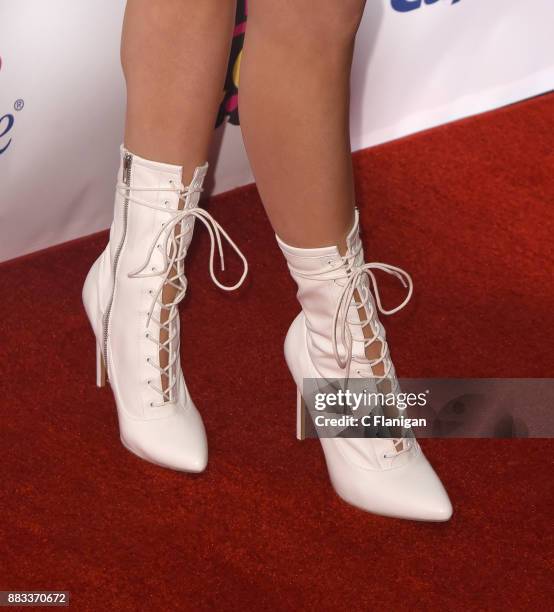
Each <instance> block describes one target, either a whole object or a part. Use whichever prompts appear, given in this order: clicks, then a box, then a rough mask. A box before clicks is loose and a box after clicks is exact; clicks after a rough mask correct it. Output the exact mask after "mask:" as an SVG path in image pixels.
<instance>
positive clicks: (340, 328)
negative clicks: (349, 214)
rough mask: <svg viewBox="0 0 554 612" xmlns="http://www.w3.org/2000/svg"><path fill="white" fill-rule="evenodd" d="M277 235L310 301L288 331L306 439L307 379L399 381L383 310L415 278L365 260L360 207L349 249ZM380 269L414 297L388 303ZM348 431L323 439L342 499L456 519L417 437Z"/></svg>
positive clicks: (402, 514) (403, 513) (403, 514)
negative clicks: (374, 352)
mask: <svg viewBox="0 0 554 612" xmlns="http://www.w3.org/2000/svg"><path fill="white" fill-rule="evenodd" d="M277 242H278V244H279V246H280V247H281V250H282V251H283V254H284V255H285V258H286V260H287V263H288V267H289V270H290V272H291V274H292V277H293V278H294V280H295V281H296V284H297V285H298V293H297V298H298V300H299V302H300V305H301V306H302V312H301V313H300V314H299V315H298V316H297V317H296V319H295V320H294V321H293V322H292V324H291V326H290V328H289V331H288V333H287V338H286V340H285V358H286V361H287V364H288V366H289V369H290V371H291V373H292V376H293V378H294V380H295V382H296V387H297V389H298V395H297V413H296V437H297V438H298V439H299V440H303V439H305V438H306V437H307V436H308V435H309V434H310V432H311V430H312V415H311V412H310V411H311V408H312V406H311V399H310V404H308V405H307V404H306V402H304V399H303V398H302V394H301V393H300V391H301V390H302V391H303V385H304V381H305V380H308V379H316V380H317V379H319V380H321V381H323V385H322V388H324V387H326V385H327V384H328V382H327V381H332V380H338V381H341V380H347V381H348V380H350V379H358V380H360V379H362V380H364V381H365V385H366V386H367V387H368V388H369V389H370V390H375V391H377V389H378V388H377V382H376V381H377V380H387V382H388V383H389V384H390V385H391V388H393V389H395V390H397V389H398V388H399V385H398V380H397V378H396V373H395V370H394V366H393V364H392V361H391V358H390V354H389V350H388V345H387V342H386V335H385V330H384V328H383V326H382V324H381V322H380V321H379V317H378V311H379V312H381V313H383V314H393V313H394V312H396V311H398V310H400V309H401V308H402V307H404V306H405V305H406V303H407V302H408V300H409V299H410V298H411V296H412V291H413V284H412V279H411V277H410V275H409V274H408V273H407V272H404V270H402V269H400V268H397V267H395V266H391V265H388V264H384V263H381V262H371V263H365V260H364V253H363V245H362V242H361V239H360V234H359V219H358V211H357V210H356V213H355V221H354V225H353V227H352V229H351V231H350V233H349V234H348V236H347V239H346V245H347V250H346V253H345V254H344V255H341V253H340V252H339V250H338V248H337V247H336V246H331V247H321V248H316V249H303V248H298V247H292V246H289V245H287V244H285V243H284V242H283V241H282V240H280V239H279V238H277ZM376 271H380V272H384V273H386V274H391V275H392V276H395V277H396V278H398V279H399V280H400V281H401V282H402V284H403V285H404V287H406V289H407V294H406V297H405V298H404V301H403V302H402V303H401V304H399V306H397V307H396V308H392V309H391V310H386V309H385V308H383V304H382V303H381V297H380V295H379V288H378V286H377V277H376V276H375V272H376ZM371 289H373V293H372V291H371ZM373 294H374V295H373ZM369 347H376V348H378V349H379V350H378V352H379V355H378V357H375V358H369V357H367V349H368V348H369ZM377 366H379V367H380V368H381V370H382V373H381V375H380V376H377V375H376V374H377V373H379V371H377V372H374V367H377ZM395 392H396V391H395ZM306 397H307V396H306ZM308 419H309V420H308ZM316 420H317V419H316ZM314 426H315V423H314ZM316 429H317V428H316ZM316 433H317V432H316ZM341 433H342V432H340V433H339V435H336V436H329V437H326V436H323V437H321V438H320V442H321V446H322V448H323V452H324V454H325V461H326V464H327V469H328V470H329V476H330V479H331V482H332V484H333V486H334V488H335V491H336V492H337V493H338V495H339V496H340V497H342V499H344V500H345V501H347V502H348V503H350V504H352V505H353V506H356V507H357V508H361V509H362V510H366V511H367V512H375V513H377V514H383V515H386V516H395V517H398V518H406V519H415V520H427V521H447V520H448V519H449V518H450V516H451V515H452V504H451V503H450V500H449V498H448V494H447V493H446V491H445V490H444V487H443V486H442V483H441V482H440V480H439V478H438V476H437V475H436V473H435V472H434V470H433V468H432V467H431V465H430V464H429V462H428V461H427V459H426V458H425V455H424V454H423V452H422V450H421V448H420V446H419V444H418V443H417V440H416V439H415V438H402V444H401V445H399V444H398V442H399V440H398V439H395V438H366V437H360V438H356V437H349V436H348V435H344V436H343V435H341ZM345 433H346V432H345Z"/></svg>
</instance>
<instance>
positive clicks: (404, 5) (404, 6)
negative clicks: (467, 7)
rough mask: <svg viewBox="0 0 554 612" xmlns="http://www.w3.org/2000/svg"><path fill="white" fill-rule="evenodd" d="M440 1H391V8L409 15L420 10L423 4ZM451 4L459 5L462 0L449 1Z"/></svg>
mask: <svg viewBox="0 0 554 612" xmlns="http://www.w3.org/2000/svg"><path fill="white" fill-rule="evenodd" d="M439 1H440V0H391V6H392V8H393V9H394V10H395V11H398V12H399V13H407V12H408V11H414V10H415V9H418V8H420V7H421V6H422V5H423V4H436V3H437V2H439ZM449 1H450V4H457V3H458V2H460V0H449Z"/></svg>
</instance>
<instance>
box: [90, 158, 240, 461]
mask: <svg viewBox="0 0 554 612" xmlns="http://www.w3.org/2000/svg"><path fill="white" fill-rule="evenodd" d="M207 169H208V164H207V163H205V164H203V165H202V166H198V167H197V168H196V169H195V170H194V172H193V176H192V180H191V182H190V183H189V184H188V185H186V186H185V185H183V183H182V177H183V168H182V167H181V166H176V165H172V164H164V163H159V162H155V161H150V160H147V159H143V158H141V157H139V156H137V155H135V154H133V153H131V152H130V151H127V150H126V149H125V148H124V147H122V148H121V162H120V169H119V172H118V183H117V189H116V194H115V200H114V221H113V223H112V226H111V228H110V241H109V244H108V245H107V247H106V248H105V249H104V251H103V253H102V254H101V255H100V257H99V258H98V259H97V260H96V261H95V262H94V264H93V265H92V268H91V269H90V271H89V273H88V275H87V278H86V281H85V285H84V287H83V302H84V305H85V310H86V312H87V315H88V318H89V321H90V324H91V327H92V329H93V330H94V332H95V334H96V343H97V349H96V384H97V385H98V386H99V387H103V386H104V385H105V383H106V381H107V382H109V383H110V387H111V389H112V391H113V393H114V397H115V403H116V407H117V413H118V422H119V430H120V438H121V441H122V443H123V445H124V446H125V447H126V448H127V449H128V450H130V451H131V452H132V453H134V454H135V455H137V456H138V457H141V458H142V459H145V460H146V461H150V462H152V463H155V464H156V465H162V466H165V467H168V468H172V469H175V470H180V471H184V472H195V473H197V472H202V471H203V470H204V469H205V468H206V464H207V461H208V445H207V441H206V431H205V429H204V424H203V422H202V418H201V416H200V413H199V412H198V410H197V409H196V406H195V405H194V402H193V401H192V398H191V397H190V394H189V393H188V390H187V386H186V383H185V379H184V376H183V371H182V369H181V362H180V357H179V347H180V337H181V336H180V328H179V310H178V307H179V303H180V302H181V300H182V299H183V298H184V297H185V293H186V289H187V279H186V276H185V258H186V256H187V251H188V248H189V246H190V242H191V240H192V234H193V230H194V225H195V224H196V222H198V223H200V224H202V225H203V226H204V227H205V228H206V230H207V231H208V234H209V238H210V241H211V249H210V259H209V270H210V276H211V278H212V280H213V281H214V283H215V284H216V285H217V286H218V287H220V288H222V289H225V290H227V291H230V290H232V289H236V288H237V287H238V286H240V285H241V284H242V282H243V280H244V278H245V276H246V273H247V270H248V264H247V262H246V259H245V258H244V255H243V254H242V253H241V251H240V249H239V248H238V247H237V245H236V244H235V243H234V242H233V241H232V240H231V238H230V237H229V236H228V234H227V233H226V232H225V230H224V229H223V228H222V227H221V226H220V225H219V223H218V222H217V221H216V220H215V219H213V217H212V216H211V215H210V214H209V213H208V212H207V211H206V210H204V209H203V208H199V206H198V203H199V201H200V193H201V191H202V184H203V181H204V177H205V175H206V172H207ZM224 240H225V241H227V242H228V243H229V245H230V247H231V248H232V249H233V250H234V251H235V252H236V254H237V256H238V257H239V259H241V261H242V263H243V266H244V270H243V273H242V275H241V277H240V279H239V280H238V282H237V283H235V284H234V285H224V284H223V283H221V282H220V281H219V280H218V278H217V277H216V276H215V272H214V268H215V261H214V259H215V257H216V255H217V254H218V253H219V255H220V257H221V269H224V262H223V257H224V255H223V248H222V247H223V241H224ZM166 288H167V289H168V290H169V291H167V292H166V291H165V289H166ZM108 371H109V374H108Z"/></svg>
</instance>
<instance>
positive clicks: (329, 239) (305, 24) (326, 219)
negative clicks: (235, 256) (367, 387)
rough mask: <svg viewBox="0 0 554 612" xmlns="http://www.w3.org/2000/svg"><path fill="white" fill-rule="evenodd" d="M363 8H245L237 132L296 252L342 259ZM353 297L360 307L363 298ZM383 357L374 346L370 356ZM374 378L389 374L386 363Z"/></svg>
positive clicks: (271, 212) (347, 3)
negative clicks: (330, 250)
mask: <svg viewBox="0 0 554 612" xmlns="http://www.w3.org/2000/svg"><path fill="white" fill-rule="evenodd" d="M364 6H365V0H341V1H340V2H337V0H321V1H320V2H318V3H317V9H314V3H313V2H312V1H311V0H285V1H284V2H278V3H276V2H273V0H256V1H255V2H251V3H250V5H249V14H248V29H247V35H246V44H245V50H244V58H243V61H242V65H241V77H240V94H239V95H240V106H239V108H240V117H241V126H242V130H243V134H244V140H245V143H246V148H247V151H248V155H249V157H250V163H251V165H252V168H253V170H254V174H255V176H256V183H257V186H258V189H259V191H260V195H261V197H262V200H263V202H264V206H265V209H266V211H267V214H268V216H269V219H270V221H271V224H272V225H273V229H274V230H275V232H276V234H277V235H278V236H279V237H280V238H281V239H282V240H284V241H285V242H286V243H288V244H290V245H291V246H297V247H302V248H315V247H321V246H330V245H337V246H338V247H339V250H340V251H341V252H344V249H345V246H346V245H345V238H346V235H347V234H348V231H349V230H350V228H351V227H352V222H353V211H354V205H355V204H354V202H355V196H354V181H353V176H352V161H351V154H350V134H349V102H350V69H351V64H352V52H353V48H354V39H355V36H356V31H357V29H358V26H359V23H360V20H361V18H362V15H363V10H364ZM354 297H355V299H356V300H357V301H360V296H359V294H358V292H357V291H356V292H355V294H354ZM360 318H361V319H362V320H364V319H365V318H366V312H365V310H364V309H363V308H362V309H360ZM370 334H372V332H371V330H370V329H369V326H366V327H364V335H365V336H366V337H368V338H369V337H371V335H370ZM380 351H381V343H380V342H378V341H376V342H373V343H372V344H371V345H370V346H368V347H367V349H366V356H367V357H368V359H375V358H377V357H378V356H379V354H380ZM374 374H376V375H377V376H381V375H383V374H384V369H383V365H382V364H378V365H377V366H375V368H374Z"/></svg>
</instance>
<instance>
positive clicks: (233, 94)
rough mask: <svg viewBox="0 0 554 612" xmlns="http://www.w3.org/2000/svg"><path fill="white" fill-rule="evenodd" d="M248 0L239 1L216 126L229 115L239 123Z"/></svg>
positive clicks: (233, 120)
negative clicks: (240, 84) (239, 94)
mask: <svg viewBox="0 0 554 612" xmlns="http://www.w3.org/2000/svg"><path fill="white" fill-rule="evenodd" d="M246 2H247V0H238V2H237V17H236V21H235V24H236V25H235V31H234V33H233V42H232V45H231V55H230V57H229V65H228V67H227V77H226V78H225V90H224V93H223V102H222V103H221V106H220V108H219V113H218V115H217V121H216V127H217V126H218V125H221V124H222V123H223V121H225V118H226V117H228V118H229V119H228V121H229V123H232V124H233V125H238V124H239V98H238V87H239V72H240V60H241V57H242V43H243V41H244V32H245V30H246V14H247V7H246Z"/></svg>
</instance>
